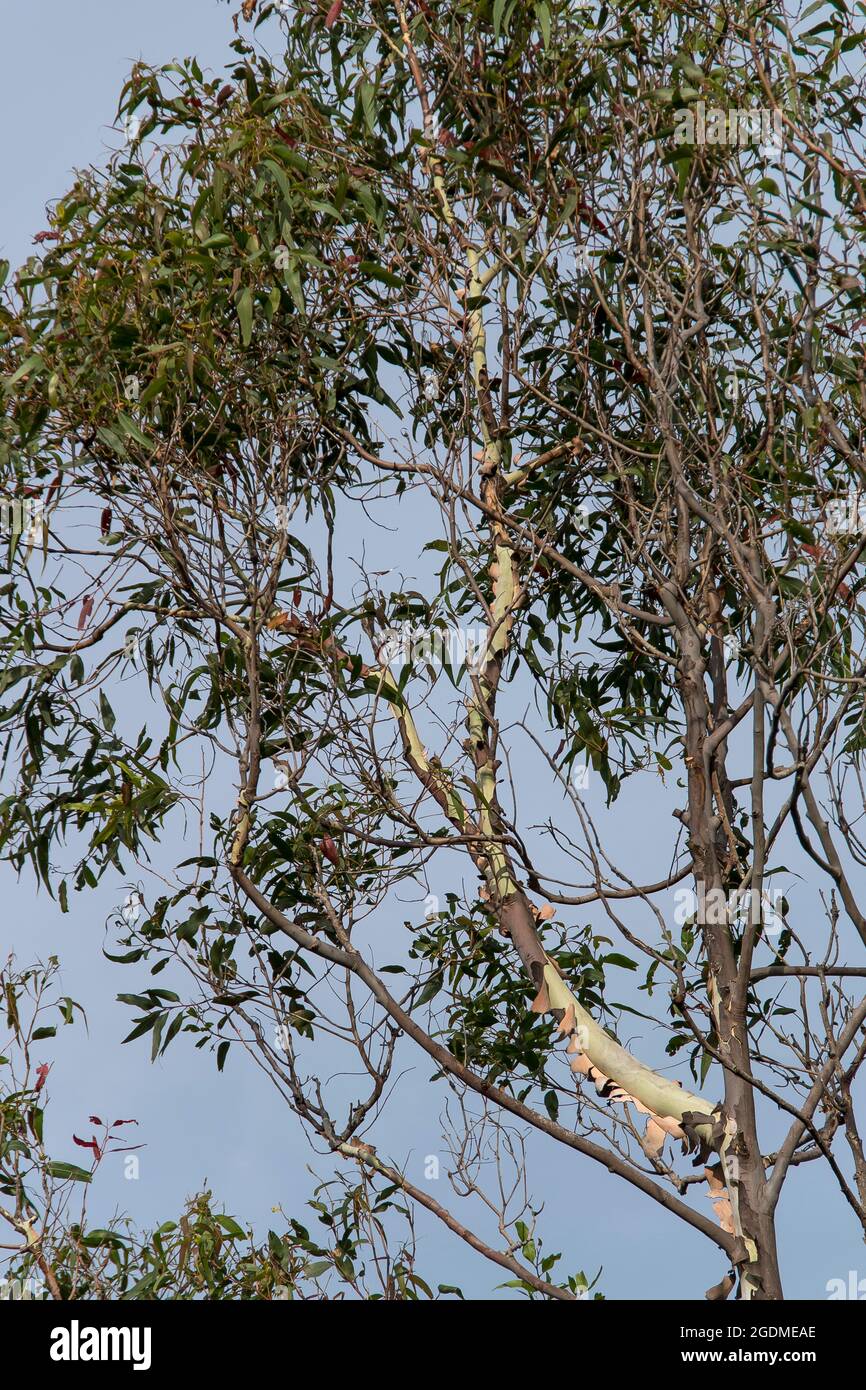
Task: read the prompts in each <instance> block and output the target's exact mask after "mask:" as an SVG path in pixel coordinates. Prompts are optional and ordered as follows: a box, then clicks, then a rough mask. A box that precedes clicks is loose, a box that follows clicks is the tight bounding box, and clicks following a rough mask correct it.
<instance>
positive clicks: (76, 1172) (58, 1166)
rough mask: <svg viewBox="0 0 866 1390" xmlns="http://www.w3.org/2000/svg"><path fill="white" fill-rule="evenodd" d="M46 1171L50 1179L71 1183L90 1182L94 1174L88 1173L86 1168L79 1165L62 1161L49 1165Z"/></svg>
mask: <svg viewBox="0 0 866 1390" xmlns="http://www.w3.org/2000/svg"><path fill="white" fill-rule="evenodd" d="M45 1170H46V1172H47V1173H48V1174H49V1176H50V1177H52V1178H61V1179H63V1180H64V1181H69V1182H90V1180H91V1178H92V1177H93V1174H92V1173H88V1172H87V1170H86V1169H85V1168H79V1167H78V1164H77V1163H63V1162H62V1161H60V1160H55V1161H54V1162H53V1163H47V1164H46V1165H45Z"/></svg>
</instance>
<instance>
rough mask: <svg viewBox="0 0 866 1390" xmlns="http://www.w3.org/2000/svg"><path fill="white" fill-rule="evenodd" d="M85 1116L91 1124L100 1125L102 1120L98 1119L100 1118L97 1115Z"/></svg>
mask: <svg viewBox="0 0 866 1390" xmlns="http://www.w3.org/2000/svg"><path fill="white" fill-rule="evenodd" d="M87 1118H88V1120H89V1121H90V1123H91V1124H92V1125H101V1124H102V1121H101V1120H100V1118H99V1116H98V1115H88V1117H87Z"/></svg>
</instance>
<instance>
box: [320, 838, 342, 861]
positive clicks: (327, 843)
mask: <svg viewBox="0 0 866 1390" xmlns="http://www.w3.org/2000/svg"><path fill="white" fill-rule="evenodd" d="M322 853H323V854H324V856H325V858H326V859H330V861H331V863H332V864H339V862H340V856H339V853H338V852H337V846H336V845H335V844H334V841H333V840H332V839H331V837H330V835H325V836H324V837H323V839H322Z"/></svg>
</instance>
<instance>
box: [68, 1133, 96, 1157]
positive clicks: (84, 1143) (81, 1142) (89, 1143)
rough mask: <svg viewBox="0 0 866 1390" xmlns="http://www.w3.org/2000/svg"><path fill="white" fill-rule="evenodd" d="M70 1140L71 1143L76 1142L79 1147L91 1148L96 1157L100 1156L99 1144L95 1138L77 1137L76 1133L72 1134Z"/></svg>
mask: <svg viewBox="0 0 866 1390" xmlns="http://www.w3.org/2000/svg"><path fill="white" fill-rule="evenodd" d="M72 1142H73V1144H77V1145H78V1147H79V1149H92V1150H93V1153H94V1155H95V1157H96V1158H101V1157H102V1154H101V1153H100V1152H99V1145H98V1144H97V1142H96V1140H95V1139H79V1137H78V1135H77V1134H73V1136H72Z"/></svg>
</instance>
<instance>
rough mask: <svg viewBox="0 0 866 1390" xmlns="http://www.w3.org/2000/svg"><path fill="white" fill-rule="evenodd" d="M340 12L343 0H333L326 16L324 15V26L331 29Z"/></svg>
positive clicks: (341, 11)
mask: <svg viewBox="0 0 866 1390" xmlns="http://www.w3.org/2000/svg"><path fill="white" fill-rule="evenodd" d="M342 13H343V0H334V3H333V5H332V6H331V8H330V9H329V10H328V13H327V16H326V17H325V28H326V29H333V27H334V25H335V24H336V22H337V20H338V19H339V18H340V15H341V14H342Z"/></svg>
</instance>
